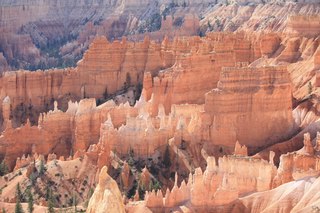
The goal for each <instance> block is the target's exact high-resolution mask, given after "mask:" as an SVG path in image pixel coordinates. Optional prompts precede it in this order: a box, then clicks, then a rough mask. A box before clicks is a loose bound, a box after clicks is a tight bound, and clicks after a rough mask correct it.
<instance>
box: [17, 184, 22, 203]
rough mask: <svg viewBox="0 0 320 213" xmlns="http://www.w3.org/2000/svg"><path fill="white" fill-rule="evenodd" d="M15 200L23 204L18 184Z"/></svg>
mask: <svg viewBox="0 0 320 213" xmlns="http://www.w3.org/2000/svg"><path fill="white" fill-rule="evenodd" d="M16 199H17V201H19V202H23V194H22V192H21V188H20V183H18V184H17V188H16Z"/></svg>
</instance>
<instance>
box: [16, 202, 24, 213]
mask: <svg viewBox="0 0 320 213" xmlns="http://www.w3.org/2000/svg"><path fill="white" fill-rule="evenodd" d="M14 212H15V213H23V209H22V206H21V203H20V200H19V199H17V202H16V207H15V209H14Z"/></svg>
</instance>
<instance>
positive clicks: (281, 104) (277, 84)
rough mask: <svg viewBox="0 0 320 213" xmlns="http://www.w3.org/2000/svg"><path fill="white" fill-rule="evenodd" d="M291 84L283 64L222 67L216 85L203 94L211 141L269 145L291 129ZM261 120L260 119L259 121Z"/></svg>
mask: <svg viewBox="0 0 320 213" xmlns="http://www.w3.org/2000/svg"><path fill="white" fill-rule="evenodd" d="M290 94H291V84H290V79H289V75H288V72H287V70H286V68H285V67H261V68H251V67H235V68H223V70H222V72H221V75H220V81H219V83H218V88H216V89H214V90H212V91H211V92H209V93H207V94H206V101H205V105H204V109H205V111H206V112H207V113H209V114H210V115H211V119H212V122H213V123H212V126H211V129H210V131H211V136H212V141H213V143H214V144H221V145H225V146H231V147H233V146H234V144H235V141H237V140H238V141H239V142H240V143H242V144H244V145H246V146H247V147H248V148H257V147H263V146H266V145H270V144H272V143H274V142H276V141H277V140H279V138H285V137H286V136H289V135H290V133H291V131H292V130H293V125H294V122H293V117H292V108H291V105H292V104H291V95H290ZM262 121H263V122H262Z"/></svg>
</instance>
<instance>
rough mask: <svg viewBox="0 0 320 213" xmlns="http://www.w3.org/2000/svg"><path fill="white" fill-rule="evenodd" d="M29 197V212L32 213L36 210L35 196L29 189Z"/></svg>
mask: <svg viewBox="0 0 320 213" xmlns="http://www.w3.org/2000/svg"><path fill="white" fill-rule="evenodd" d="M27 197H28V212H29V213H32V212H33V210H34V207H33V205H34V203H33V195H32V192H31V190H30V189H27Z"/></svg>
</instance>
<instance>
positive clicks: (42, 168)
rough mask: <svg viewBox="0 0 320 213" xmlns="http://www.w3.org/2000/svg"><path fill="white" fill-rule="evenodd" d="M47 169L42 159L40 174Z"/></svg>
mask: <svg viewBox="0 0 320 213" xmlns="http://www.w3.org/2000/svg"><path fill="white" fill-rule="evenodd" d="M45 171H46V168H45V166H44V163H43V161H42V160H41V161H40V167H39V175H44V173H45Z"/></svg>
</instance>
